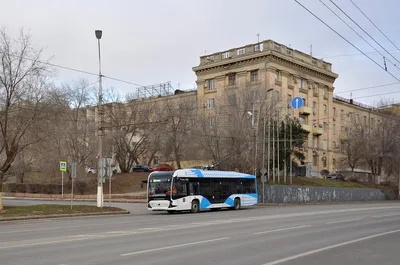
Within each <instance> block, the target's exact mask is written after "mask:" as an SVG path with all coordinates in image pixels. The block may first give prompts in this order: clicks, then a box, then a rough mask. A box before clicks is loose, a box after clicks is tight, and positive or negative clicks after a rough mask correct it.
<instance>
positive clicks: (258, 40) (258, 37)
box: [257, 33, 260, 43]
mask: <svg viewBox="0 0 400 265" xmlns="http://www.w3.org/2000/svg"><path fill="white" fill-rule="evenodd" d="M259 42H260V33H257V43H259Z"/></svg>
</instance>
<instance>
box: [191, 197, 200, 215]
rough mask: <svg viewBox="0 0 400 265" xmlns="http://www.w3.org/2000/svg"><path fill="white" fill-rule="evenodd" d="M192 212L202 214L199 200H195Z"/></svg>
mask: <svg viewBox="0 0 400 265" xmlns="http://www.w3.org/2000/svg"><path fill="white" fill-rule="evenodd" d="M190 211H191V212H192V213H198V212H200V201H199V200H198V199H194V200H193V201H192V207H191V208H190Z"/></svg>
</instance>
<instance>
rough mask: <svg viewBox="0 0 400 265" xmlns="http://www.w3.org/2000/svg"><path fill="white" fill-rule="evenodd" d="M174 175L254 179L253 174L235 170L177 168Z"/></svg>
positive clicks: (182, 176)
mask: <svg viewBox="0 0 400 265" xmlns="http://www.w3.org/2000/svg"><path fill="white" fill-rule="evenodd" d="M174 177H180V178H187V177H190V178H247V179H255V178H256V177H255V176H254V175H250V174H245V173H239V172H235V171H218V170H200V169H178V170H176V171H175V173H174Z"/></svg>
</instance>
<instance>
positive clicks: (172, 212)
mask: <svg viewBox="0 0 400 265" xmlns="http://www.w3.org/2000/svg"><path fill="white" fill-rule="evenodd" d="M167 212H168V213H169V214H174V213H175V211H174V210H169V211H167Z"/></svg>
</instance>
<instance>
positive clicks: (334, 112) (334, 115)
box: [333, 108, 336, 117]
mask: <svg viewBox="0 0 400 265" xmlns="http://www.w3.org/2000/svg"><path fill="white" fill-rule="evenodd" d="M333 117H336V108H333Z"/></svg>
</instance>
